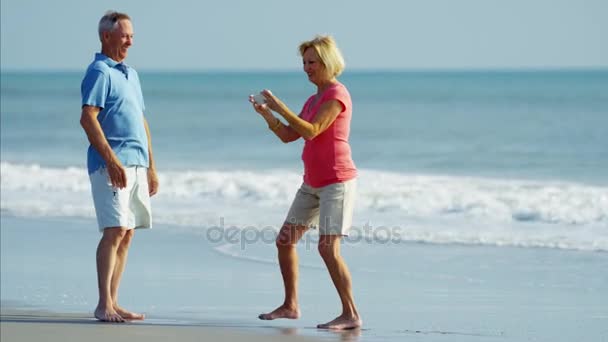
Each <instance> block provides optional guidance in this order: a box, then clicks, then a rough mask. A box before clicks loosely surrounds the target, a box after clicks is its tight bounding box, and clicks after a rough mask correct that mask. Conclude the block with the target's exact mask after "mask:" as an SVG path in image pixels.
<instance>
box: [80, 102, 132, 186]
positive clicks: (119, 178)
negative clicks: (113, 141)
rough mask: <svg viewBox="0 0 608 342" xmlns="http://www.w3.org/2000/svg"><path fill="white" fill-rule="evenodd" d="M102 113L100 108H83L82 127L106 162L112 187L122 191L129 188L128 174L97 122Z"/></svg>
mask: <svg viewBox="0 0 608 342" xmlns="http://www.w3.org/2000/svg"><path fill="white" fill-rule="evenodd" d="M100 111H101V108H99V107H94V106H86V105H85V106H82V114H81V116H80V125H81V126H82V128H83V129H84V131H85V133H86V134H87V138H88V139H89V142H90V143H91V145H92V146H93V148H94V149H96V150H97V152H99V154H100V155H101V157H102V158H103V160H104V161H105V162H106V168H107V170H108V175H109V176H110V181H111V182H112V186H114V187H117V188H119V189H122V188H125V187H126V186H127V174H126V172H125V169H124V167H123V166H122V163H121V162H120V160H118V158H117V157H116V154H114V151H112V147H110V144H108V140H107V139H106V136H105V134H104V133H103V130H102V129H101V125H100V124H99V121H97V115H99V112H100Z"/></svg>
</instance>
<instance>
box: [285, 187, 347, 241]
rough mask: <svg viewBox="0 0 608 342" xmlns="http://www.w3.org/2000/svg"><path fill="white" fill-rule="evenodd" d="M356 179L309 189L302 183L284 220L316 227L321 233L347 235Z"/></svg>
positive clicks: (289, 222)
mask: <svg viewBox="0 0 608 342" xmlns="http://www.w3.org/2000/svg"><path fill="white" fill-rule="evenodd" d="M356 190H357V182H356V179H351V180H349V181H346V182H344V183H334V184H330V185H327V186H324V187H321V188H313V187H311V186H309V185H307V184H304V183H302V186H301V187H300V189H299V190H298V193H297V194H296V198H295V199H294V200H293V203H292V204H291V208H290V209H289V213H288V214H287V219H286V220H285V223H287V224H295V225H300V226H306V227H309V228H316V226H318V227H319V234H321V235H344V236H346V235H348V231H349V230H350V228H351V226H352V222H353V209H354V205H355V194H356Z"/></svg>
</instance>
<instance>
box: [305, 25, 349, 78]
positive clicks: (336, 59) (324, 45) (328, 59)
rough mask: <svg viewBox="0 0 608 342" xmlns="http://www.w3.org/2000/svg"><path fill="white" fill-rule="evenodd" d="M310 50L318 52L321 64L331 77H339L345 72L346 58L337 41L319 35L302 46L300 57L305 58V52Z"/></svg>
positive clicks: (330, 37)
mask: <svg viewBox="0 0 608 342" xmlns="http://www.w3.org/2000/svg"><path fill="white" fill-rule="evenodd" d="M308 48H313V49H315V51H317V55H319V59H321V63H323V66H325V70H327V73H328V75H329V76H331V77H337V76H339V75H340V74H341V73H342V71H343V70H344V57H342V53H341V52H340V49H338V46H337V45H336V41H335V40H334V38H333V37H332V36H321V35H317V36H315V38H314V39H313V40H309V41H306V42H303V43H302V44H300V47H299V50H300V56H304V51H306V50H307V49H308Z"/></svg>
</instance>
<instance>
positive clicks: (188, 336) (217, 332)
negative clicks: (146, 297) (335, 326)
mask: <svg viewBox="0 0 608 342" xmlns="http://www.w3.org/2000/svg"><path fill="white" fill-rule="evenodd" d="M294 333H295V331H292V330H289V329H278V328H275V329H273V328H266V329H263V328H258V329H256V331H254V329H252V328H246V327H230V326H223V327H222V326H212V325H205V324H198V325H194V324H192V325H184V324H175V323H173V324H171V323H169V322H158V321H157V322H152V323H150V322H146V321H143V322H131V323H124V324H107V323H102V322H98V321H96V320H95V319H93V318H91V317H89V316H88V315H82V314H66V313H53V312H45V311H36V310H29V311H26V310H17V309H8V310H3V311H2V314H1V317H0V339H1V340H2V341H7V342H10V341H17V342H19V341H49V342H55V341H57V342H60V341H61V342H63V341H82V340H83V339H85V338H86V340H87V341H91V342H102V341H117V342H121V341H129V342H137V341H147V342H155V341H201V340H202V341H252V342H256V341H294V342H296V341H301V342H305V341H315V340H317V339H314V338H310V337H304V336H298V335H294Z"/></svg>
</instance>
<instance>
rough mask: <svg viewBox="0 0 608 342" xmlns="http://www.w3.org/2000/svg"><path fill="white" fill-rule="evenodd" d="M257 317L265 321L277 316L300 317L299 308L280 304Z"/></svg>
mask: <svg viewBox="0 0 608 342" xmlns="http://www.w3.org/2000/svg"><path fill="white" fill-rule="evenodd" d="M258 318H259V319H262V320H265V321H271V320H273V319H277V318H288V319H298V318H300V310H298V309H297V308H296V309H293V308H289V307H287V306H285V305H281V306H279V307H278V308H276V309H275V310H274V311H273V312H270V313H263V314H260V315H259V316H258Z"/></svg>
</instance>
